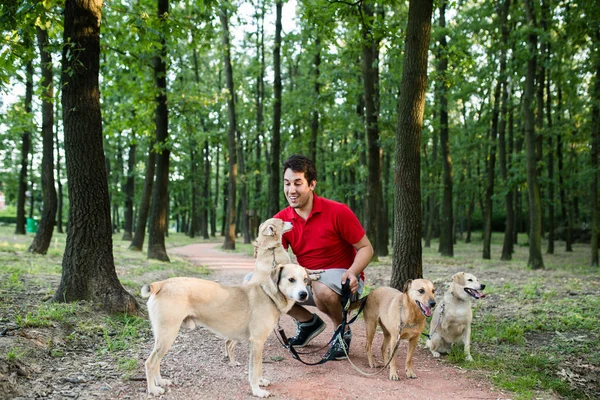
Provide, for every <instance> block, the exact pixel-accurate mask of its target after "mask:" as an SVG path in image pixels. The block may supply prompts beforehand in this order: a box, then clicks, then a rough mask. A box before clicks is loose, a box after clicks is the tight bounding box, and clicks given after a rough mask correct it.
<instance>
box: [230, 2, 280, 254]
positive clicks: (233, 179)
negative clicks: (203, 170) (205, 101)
mask: <svg viewBox="0 0 600 400" xmlns="http://www.w3.org/2000/svg"><path fill="white" fill-rule="evenodd" d="M219 17H220V19H221V27H222V29H223V62H224V64H225V80H226V82H227V91H228V92H229V93H228V96H227V111H228V112H227V115H228V119H229V127H228V129H227V150H228V153H229V181H228V184H227V192H228V193H227V219H226V225H225V232H224V233H225V241H224V243H223V249H225V250H234V249H235V211H236V209H235V207H236V203H237V201H236V190H237V188H236V184H237V174H238V171H237V168H238V166H237V145H236V131H237V125H236V117H235V89H234V85H233V69H232V67H231V53H230V52H231V50H230V48H229V43H230V41H229V16H228V13H227V10H226V9H225V8H221V10H220V13H219ZM280 17H281V15H280Z"/></svg>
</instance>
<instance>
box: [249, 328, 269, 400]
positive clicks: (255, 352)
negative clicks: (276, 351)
mask: <svg viewBox="0 0 600 400" xmlns="http://www.w3.org/2000/svg"><path fill="white" fill-rule="evenodd" d="M264 344H265V342H264V340H257V339H250V366H249V368H248V379H249V381H250V387H251V388H252V394H253V395H254V396H256V397H268V396H269V392H268V391H266V390H264V389H261V388H260V386H261V385H262V386H268V385H269V381H268V380H266V379H263V377H262V352H263V346H264Z"/></svg>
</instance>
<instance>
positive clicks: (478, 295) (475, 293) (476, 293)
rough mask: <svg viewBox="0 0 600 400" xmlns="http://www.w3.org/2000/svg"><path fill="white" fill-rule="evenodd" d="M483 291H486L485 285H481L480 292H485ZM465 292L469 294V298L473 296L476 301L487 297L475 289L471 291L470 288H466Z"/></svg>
mask: <svg viewBox="0 0 600 400" xmlns="http://www.w3.org/2000/svg"><path fill="white" fill-rule="evenodd" d="M483 289H485V285H481V289H480V290H483ZM465 292H467V293H468V294H469V296H471V297H472V298H474V299H483V298H484V297H485V293H481V292H479V291H477V290H475V289H471V288H468V287H466V288H465Z"/></svg>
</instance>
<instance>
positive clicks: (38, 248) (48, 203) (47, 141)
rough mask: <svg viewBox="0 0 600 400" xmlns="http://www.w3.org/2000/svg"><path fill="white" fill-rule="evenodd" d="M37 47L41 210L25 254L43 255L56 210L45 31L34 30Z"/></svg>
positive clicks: (51, 97) (49, 66) (51, 101)
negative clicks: (40, 70)
mask: <svg viewBox="0 0 600 400" xmlns="http://www.w3.org/2000/svg"><path fill="white" fill-rule="evenodd" d="M37 39H38V46H39V48H40V58H41V66H42V79H40V85H41V86H42V87H43V96H42V143H43V150H42V152H43V155H42V198H43V207H44V208H43V211H42V216H41V218H40V223H39V226H38V230H37V233H36V234H35V238H34V239H33V243H31V246H29V251H30V252H32V253H37V254H46V252H47V251H48V247H49V246H50V241H51V240H52V232H53V231H54V223H55V222H56V221H55V218H56V210H57V197H56V188H55V187H54V130H53V128H54V85H53V82H52V76H53V74H52V56H51V54H50V52H49V51H48V48H47V46H48V32H47V31H46V29H41V28H39V27H38V28H37Z"/></svg>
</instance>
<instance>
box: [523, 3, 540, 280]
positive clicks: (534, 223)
mask: <svg viewBox="0 0 600 400" xmlns="http://www.w3.org/2000/svg"><path fill="white" fill-rule="evenodd" d="M525 10H526V14H527V22H528V24H529V33H528V35H527V43H528V49H529V56H528V60H527V76H526V80H525V91H524V93H523V116H524V117H525V121H524V124H525V148H526V149H525V151H526V156H527V161H526V164H527V194H528V198H529V259H528V261H527V265H528V266H529V267H531V268H532V269H540V268H544V260H543V258H542V206H541V201H540V184H539V182H538V177H539V174H538V169H537V165H538V160H539V155H538V152H537V146H536V132H535V125H534V116H533V105H534V98H533V94H534V91H535V74H536V65H537V57H536V48H537V35H536V34H535V30H534V29H535V14H534V13H535V10H534V7H533V3H532V0H525Z"/></svg>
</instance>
